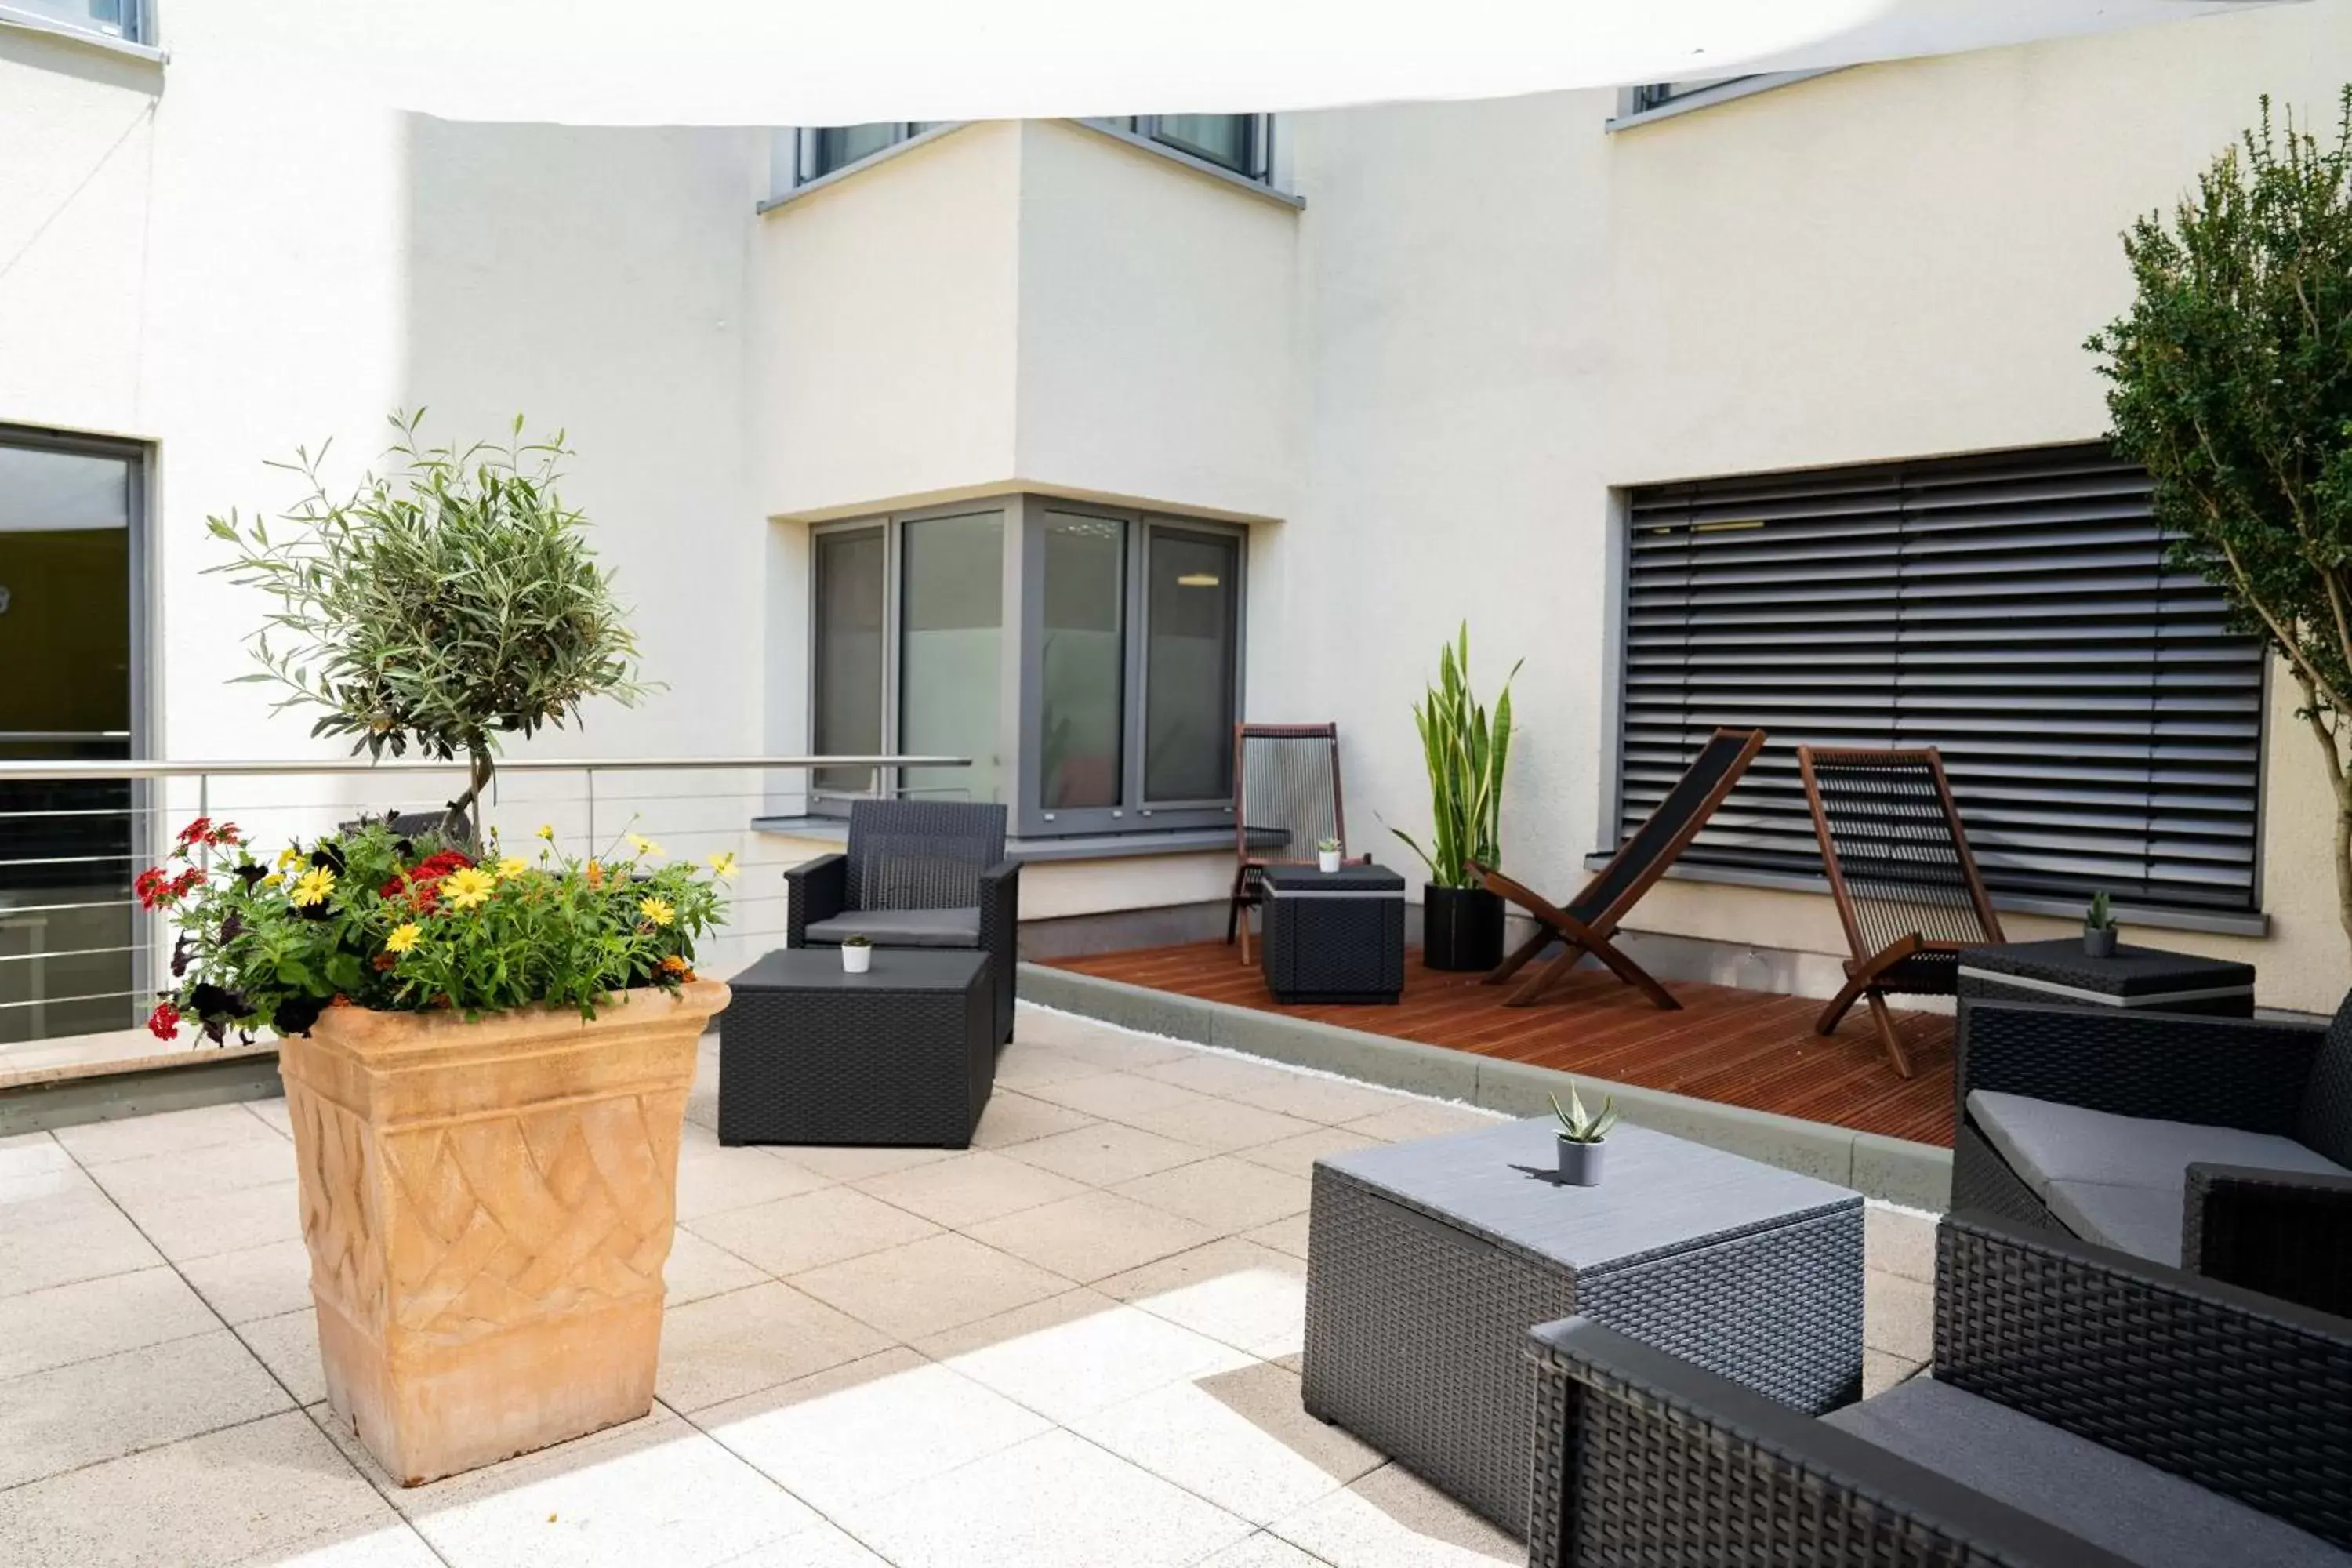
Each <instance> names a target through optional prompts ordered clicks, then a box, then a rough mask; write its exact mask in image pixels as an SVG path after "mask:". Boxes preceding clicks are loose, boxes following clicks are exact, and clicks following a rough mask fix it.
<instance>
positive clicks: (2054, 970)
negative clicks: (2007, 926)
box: [1959, 936, 2254, 1018]
mask: <svg viewBox="0 0 2352 1568" xmlns="http://www.w3.org/2000/svg"><path fill="white" fill-rule="evenodd" d="M1959 994H1961V995H1963V996H1966V997H1970V998H1973V999H1975V1000H1978V1001H1994V1002H2040V1003H2044V1004H2052V1003H2063V1004H2066V1005H2074V1006H2099V1007H2131V1008H2149V1009H2152V1010H2154V1011H2156V1012H2158V1013H2206V1014H2214V1015H2218V1016H2221V1017H2225V1018H2251V1017H2252V1016H2254V966H2253V965H2252V964H2251V963H2237V962H2235V961H2234V960H2231V959H2226V958H2200V957H2198V956H2197V955H2196V954H2195V953H2189V952H2165V951H2164V950H2163V949H2161V948H2155V947H2125V946H2118V947H2116V951H2115V953H2114V955H2113V956H2111V957H2107V958H2093V957H2092V956H2091V955H2090V954H2089V953H2087V952H2084V951H2083V941H2082V939H2081V938H2080V937H2073V936H2068V937H2058V938H2055V939H2053V941H2050V942H2006V943H2004V944H2002V945H2001V946H2000V947H1972V948H1969V950H1968V951H1967V952H1963V953H1961V954H1960V973H1959Z"/></svg>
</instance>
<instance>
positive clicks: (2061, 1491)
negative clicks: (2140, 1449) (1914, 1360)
mask: <svg viewBox="0 0 2352 1568" xmlns="http://www.w3.org/2000/svg"><path fill="white" fill-rule="evenodd" d="M1822 1419H1823V1420H1824V1421H1826V1422H1828V1423H1829V1425H1831V1426H1836V1427H1839V1428H1841V1429H1842V1430H1844V1431H1847V1432H1850V1433H1852V1434H1853V1436H1857V1437H1860V1438H1862V1439H1863V1440H1864V1442H1867V1443H1873V1444H1875V1445H1877V1446H1878V1447H1882V1448H1885V1449H1886V1450H1888V1451H1889V1452H1891V1453H1895V1454H1899V1455H1901V1456H1902V1457H1903V1458H1906V1459H1909V1460H1910V1461H1912V1462H1913V1463H1914V1464H1916V1465H1920V1466H1922V1467H1924V1468H1927V1469H1931V1470H1934V1471H1936V1472H1937V1474H1939V1475H1943V1476H1947V1477H1949V1478H1950V1479H1953V1480H1955V1481H1958V1483H1960V1484H1961V1485H1962V1486H1965V1487H1969V1488H1973V1489H1975V1490H1977V1491H1980V1492H1982V1493H1984V1494H1985V1495H1986V1496H1988V1497H1991V1498H1995V1499H1997V1500H2000V1501H2001V1502H2005V1503H2007V1504H2008V1505H2009V1506H2010V1507H2011V1508H2013V1509H2017V1510H2020V1511H2021V1512H2024V1513H2029V1514H2032V1516H2033V1517H2034V1518H2036V1519H2039V1520H2042V1521H2045V1522H2047V1523H2050V1524H2053V1525H2055V1526H2057V1527H2058V1528H2059V1529H2061V1530H2063V1531H2068V1532H2069V1533H2071V1534H2074V1535H2077V1536H2080V1537H2081V1538H2082V1539H2084V1541H2087V1542H2091V1543H2092V1544H2094V1545H2096V1546H2102V1547H2105V1549H2106V1550H2108V1551H2109V1552H2116V1554H2118V1555H2120V1556H2123V1557H2127V1558H2129V1559H2130V1560H2131V1561H2132V1562H2134V1563H2147V1564H2148V1565H2149V1568H2212V1565H2213V1564H2215V1563H2229V1564H2231V1568H2305V1565H2306V1564H2308V1565H2313V1568H2316V1565H2318V1564H2327V1565H2330V1568H2344V1565H2345V1564H2347V1563H2352V1554H2347V1553H2346V1552H2340V1551H2338V1550H2336V1548H2335V1547H2333V1546H2330V1545H2329V1544H2328V1543H2327V1542H2324V1541H2322V1540H2320V1539H2319V1538H2318V1537H2317V1536H2315V1535H2312V1534H2309V1533H2308V1532H2306V1531H2300V1530H2297V1529H2295V1528H2294V1526H2293V1525H2291V1524H2288V1523H2286V1522H2285V1521H2283V1520H2277V1519H2273V1518H2272V1517H2271V1516H2270V1515H2269V1514H2266V1513H2263V1512H2262V1511H2261V1510H2257V1509H2252V1508H2249V1507H2247V1506H2246V1505H2245V1504H2244V1503H2242V1502H2238V1501H2236V1500H2232V1499H2230V1498H2227V1497H2224V1496H2222V1495H2221V1493H2219V1492H2210V1491H2207V1490H2206V1489H2204V1488H2202V1487H2200V1486H2198V1485H2197V1484H2196V1483H2194V1482H2192V1481H2187V1480H2183V1479H2181V1478H2179V1476H2171V1475H2167V1474H2166V1473H2165V1472H2163V1471H2162V1470H2158V1469H2156V1468H2152V1467H2150V1466H2147V1465H2143V1464H2141V1463H2139V1462H2138V1461H2137V1460H2136V1459H2130V1458H2125V1457H2124V1456H2123V1455H2121V1454H2118V1453H2116V1452H2115V1451H2114V1450H2112V1449H2109V1448H2103V1447H2100V1446H2099V1445H2098V1444H2096V1443H2094V1442H2092V1441H2091V1440H2090V1439H2089V1438H2087V1437H2078V1436H2074V1434H2073V1433H2071V1432H2067V1431H2063V1430H2061V1429H2060V1428H2058V1427H2056V1426H2047V1425H2044V1424H2043V1423H2042V1422H2039V1421H2036V1420H2034V1419H2033V1418H2032V1417H2031V1416H2028V1415H2020V1414H2019V1413H2018V1412H2016V1411H2014V1410H2011V1409H2010V1408H2009V1407H2008V1406H2006V1405H1997V1404H1995V1403H1993V1402H1992V1401H1991V1400H1990V1399H1980V1398H1979V1397H1978V1396H1977V1395H1975V1394H1967V1393H1963V1392H1962V1391H1961V1390H1959V1389H1957V1388H1954V1387H1952V1386H1950V1385H1949V1384H1942V1383H1937V1382H1936V1381H1935V1380H1934V1379H1932V1378H1925V1377H1919V1378H1913V1379H1912V1380H1911V1381H1910V1382H1908V1383H1905V1384H1897V1385H1896V1386H1895V1387H1894V1388H1891V1389H1889V1390H1888V1391H1887V1392H1885V1394H1880V1395H1878V1397H1876V1398H1875V1399H1869V1400H1865V1401H1864V1402H1863V1403H1862V1404H1860V1405H1847V1406H1846V1407H1845V1408H1844V1409H1843V1410H1838V1411H1833V1412H1832V1413H1831V1414H1830V1415H1825V1416H1823V1417H1822Z"/></svg>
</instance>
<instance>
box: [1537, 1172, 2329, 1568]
mask: <svg viewBox="0 0 2352 1568" xmlns="http://www.w3.org/2000/svg"><path fill="white" fill-rule="evenodd" d="M1935 1314H1936V1319H1935V1326H1936V1359H1935V1363H1934V1365H1933V1367H1932V1369H1931V1372H1932V1375H1931V1376H1921V1377H1916V1378H1913V1379H1911V1380H1910V1381H1909V1382H1906V1383H1904V1384H1898V1385H1896V1386H1895V1388H1893V1389H1890V1390H1888V1391H1887V1392H1885V1393H1884V1394H1879V1395H1877V1396H1876V1397H1874V1398H1871V1399H1867V1400H1864V1401H1863V1402H1862V1403H1860V1404H1858V1405H1847V1406H1846V1407H1845V1408H1843V1409H1842V1410H1838V1411H1833V1412H1832V1413H1831V1414H1830V1415H1826V1416H1823V1417H1821V1418H1820V1419H1815V1418H1813V1417H1811V1416H1808V1415H1801V1414H1800V1413H1798V1412H1796V1411H1794V1410H1791V1409H1790V1408H1788V1407H1787V1406H1786V1405H1780V1404H1778V1403H1776V1402H1775V1401H1772V1400H1769V1399H1767V1398H1764V1397H1763V1396H1761V1395H1759V1394H1755V1393H1753V1392H1751V1391H1750V1390H1748V1389H1747V1388H1744V1387H1741V1386H1740V1385H1738V1384H1735V1383H1732V1382H1730V1381H1729V1380H1727V1379H1726V1378H1722V1377H1719V1376H1717V1375H1716V1374H1715V1373H1709V1372H1706V1371H1703V1370H1702V1369H1700V1368H1698V1367H1696V1366H1694V1365H1692V1364H1691V1363H1688V1362H1685V1361H1682V1360H1680V1359H1678V1358H1677V1357H1675V1356H1673V1355H1671V1354H1669V1353H1667V1352H1664V1351H1660V1350H1656V1349H1654V1348H1652V1347H1651V1346H1649V1345H1646V1344H1643V1343H1642V1342H1639V1341H1636V1340H1633V1339H1632V1338H1629V1337H1628V1336H1626V1335H1624V1334H1621V1333H1618V1332H1616V1331H1613V1330H1610V1329H1606V1328H1603V1327H1602V1326H1601V1325H1600V1324H1599V1323H1596V1322H1593V1321H1591V1320H1590V1319H1585V1318H1571V1319H1569V1320H1567V1321H1563V1322H1558V1323H1548V1324H1544V1325H1542V1326H1541V1327H1539V1328H1538V1329H1536V1330H1535V1331H1533V1344H1532V1347H1531V1349H1532V1352H1533V1354H1534V1358H1535V1363H1536V1374H1535V1375H1536V1382H1537V1397H1536V1459H1535V1466H1534V1491H1533V1496H1532V1499H1531V1501H1530V1506H1529V1510H1528V1511H1529V1517H1528V1537H1529V1540H1528V1562H1529V1563H1532V1564H1538V1565H1539V1568H1566V1565H1567V1564H1570V1563H1578V1564H1586V1563H1608V1564H1612V1565H1613V1564H1619V1563H1647V1564H1660V1565H1664V1564H1682V1563H1689V1564H1697V1563H1706V1564H1732V1563H1743V1564H1758V1565H1762V1564H1803V1565H1808V1568H1843V1565H1846V1564H1853V1565H1854V1568H1865V1565H1866V1568H1992V1565H1994V1564H2001V1565H2004V1568H2112V1565H2114V1564H2118V1563H2134V1564H2140V1565H2143V1568H2206V1565H2208V1564H2229V1565H2230V1568H2289V1565H2294V1568H2303V1565H2305V1564H2311V1565H2318V1564H2333V1565H2342V1564H2347V1563H2352V1550H2347V1548H2352V1320H2347V1319H2343V1318H2337V1317H2335V1316H2332V1315H2330V1314H2327V1313H2323V1312H2315V1311H2311V1310H2307V1309H2305V1308H2301V1307H2296V1306H2294V1305H2292V1304H2290V1303H2286V1302H2281V1301H2278V1300H2272V1299H2269V1298H2266V1297H2263V1296H2259V1295H2256V1294H2255V1293H2253V1292H2252V1291H2248V1290H2242V1289H2239V1288H2237V1287H2235V1286H2231V1285H2224V1284H2220V1283H2217V1282H2215V1281H2212V1280H2210V1279H2199V1278H2197V1277H2195V1276H2193V1275H2189V1274H2185V1273H2183V1272H2181V1271H2180V1270H2179V1269H2175V1268H2162V1267H2160V1266H2158V1265H2155V1264H2150V1263H2147V1262H2144V1261H2142V1260H2140V1259H2138V1258H2131V1257H2128V1256H2126V1255H2125V1254H2122V1253H2119V1252H2116V1251H2114V1250H2113V1249H2111V1248H2106V1247H2094V1246H2092V1245H2090V1244H2088V1243H2086V1242H2083V1241H2079V1240H2076V1239H2074V1237H2063V1236H2058V1235H2053V1234H2051V1233H2047V1232H2041V1231H2035V1230H2032V1229H2031V1228H2028V1227H2025V1226H2017V1225H2014V1224H2012V1223H2011V1222H2009V1221H2006V1220H2001V1219H1998V1218H1995V1217H1993V1216H1990V1215H1950V1216H1947V1218H1946V1219H1945V1220H1944V1222H1943V1224H1942V1226H1941V1227H1940V1229H1939V1231H1938V1234H1937V1276H1936V1301H1935Z"/></svg>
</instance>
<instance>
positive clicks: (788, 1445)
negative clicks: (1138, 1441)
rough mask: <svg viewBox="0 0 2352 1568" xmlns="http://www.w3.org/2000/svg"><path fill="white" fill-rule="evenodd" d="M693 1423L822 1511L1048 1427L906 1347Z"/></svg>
mask: <svg viewBox="0 0 2352 1568" xmlns="http://www.w3.org/2000/svg"><path fill="white" fill-rule="evenodd" d="M694 1420H695V1425H697V1426H700V1427H701V1428H702V1429H703V1430H704V1431H706V1432H708V1433H709V1434H710V1435H711V1436H714V1437H716V1438H718V1439H719V1442H721V1443H724V1444H725V1445H726V1446H727V1447H729V1448H730V1449H732V1450H733V1451H734V1452H735V1453H737V1454H740V1455H741V1456H742V1457H743V1458H744V1459H745V1460H746V1461H747V1462H749V1463H750V1464H751V1466H752V1467H753V1468H756V1469H758V1470H759V1471H760V1472H761V1474H762V1475H765V1476H767V1477H768V1478H769V1479H772V1480H773V1481H775V1482H776V1483H777V1484H779V1485H780V1486H782V1487H783V1488H784V1489H786V1490H788V1491H790V1492H791V1493H792V1494H793V1496H794V1497H797V1498H799V1499H800V1500H803V1502H806V1503H808V1504H810V1505H811V1506H813V1507H814V1508H815V1509H817V1510H819V1511H821V1512H823V1513H826V1514H830V1515H835V1516H838V1515H839V1514H840V1513H841V1512H842V1511H843V1510H845V1509H848V1508H851V1507H854V1506H855V1505H856V1504H858V1503H861V1502H866V1501H867V1500H871V1499H874V1498H877V1497H884V1496H887V1495H888V1494H890V1493H892V1492H897V1491H903V1490H905V1489H907V1488H908V1487H911V1486H913V1485H915V1484H916V1483H917V1482H918V1481H923V1480H928V1479H930V1478H931V1477H933V1476H940V1475H944V1474H946V1473H947V1472H948V1471H950V1470H952V1469H956V1468H960V1467H961V1466H963V1465H967V1464H970V1463H971V1461H972V1460H974V1459H978V1458H984V1457H986V1456H987V1455H990V1454H993V1453H995V1452H997V1451H998V1450H999V1449H1002V1448H1009V1447H1012V1446H1013V1444H1015V1443H1021V1442H1025V1441H1027V1440H1028V1439H1029V1438H1032V1437H1034V1436H1038V1435H1039V1434H1041V1433H1044V1432H1046V1431H1050V1430H1051V1429H1052V1423H1050V1422H1048V1421H1047V1420H1046V1419H1045V1417H1044V1416H1041V1415H1037V1414H1036V1413H1035V1412H1034V1411H1032V1410H1029V1409H1027V1408H1025V1407H1024V1406H1023V1405H1016V1404H1014V1403H1013V1401H1012V1400H1010V1399H1007V1398H1006V1397H1004V1395H1003V1394H998V1393H996V1392H995V1391H994V1390H992V1389H989V1388H986V1387H983V1386H982V1385H981V1384H977V1383H974V1382H973V1381H972V1380H971V1379H970V1378H968V1377H965V1376H964V1375H963V1374H962V1373H958V1372H955V1371H953V1370H952V1369H950V1368H949V1367H946V1366H942V1365H940V1363H938V1362H935V1361H931V1360H929V1358H927V1357H924V1356H921V1355H919V1354H917V1353H916V1352H913V1351H911V1350H908V1349H905V1348H904V1347H901V1348H899V1349H897V1350H890V1351H885V1352H882V1353H881V1354H880V1355H877V1356H870V1357H868V1358H866V1360H863V1361H855V1362H851V1363H848V1364H846V1365H844V1366H837V1367H835V1368H833V1369H832V1370H831V1371H829V1372H821V1373H817V1374H816V1375H815V1376H814V1377H805V1378H802V1379H800V1380H799V1381H798V1382H795V1383H788V1384H784V1385H782V1387H779V1388H772V1389H768V1390H766V1391H764V1392H762V1393H759V1394H748V1395H746V1396H745V1397H743V1398H741V1399H736V1400H730V1401H729V1402H728V1403H727V1404H725V1405H714V1406H713V1407H711V1408H710V1409H708V1410H703V1411H698V1412H697V1413H696V1415H695V1417H694Z"/></svg>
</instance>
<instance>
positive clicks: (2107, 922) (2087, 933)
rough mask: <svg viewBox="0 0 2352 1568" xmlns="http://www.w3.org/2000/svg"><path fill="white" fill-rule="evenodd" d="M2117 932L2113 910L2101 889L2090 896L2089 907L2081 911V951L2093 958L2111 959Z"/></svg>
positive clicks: (2114, 949)
mask: <svg viewBox="0 0 2352 1568" xmlns="http://www.w3.org/2000/svg"><path fill="white" fill-rule="evenodd" d="M2117 931H2118V928H2117V927H2116V915H2115V910H2113V909H2112V908H2111V907H2110V906H2109V905H2108V902H2107V891H2106V889H2105V888H2102V889H2099V890H2098V891H2097V892H2095V893H2094V894H2092V895H2091V907H2090V908H2089V909H2087V910H2084V911H2083V951H2084V952H2086V953H2088V954H2089V955H2090V956H2092V957H2093V958H2113V957H2114V956H2115V955H2116V936H2117Z"/></svg>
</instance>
